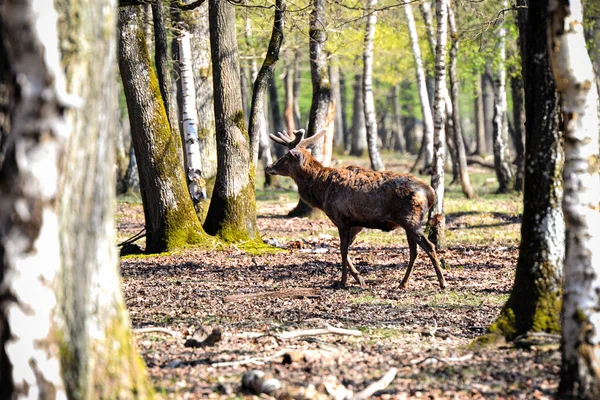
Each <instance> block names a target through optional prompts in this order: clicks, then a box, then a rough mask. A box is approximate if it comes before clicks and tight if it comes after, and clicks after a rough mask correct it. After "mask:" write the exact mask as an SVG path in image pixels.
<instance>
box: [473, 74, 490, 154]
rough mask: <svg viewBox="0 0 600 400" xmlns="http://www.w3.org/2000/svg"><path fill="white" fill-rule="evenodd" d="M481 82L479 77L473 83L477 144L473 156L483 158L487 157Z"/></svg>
mask: <svg viewBox="0 0 600 400" xmlns="http://www.w3.org/2000/svg"><path fill="white" fill-rule="evenodd" d="M481 81H482V78H481V77H479V78H477V79H475V82H474V85H475V99H474V109H475V143H476V144H477V147H476V148H475V154H474V155H477V156H479V157H483V158H485V157H486V156H487V145H486V141H485V114H484V113H483V94H482V92H481Z"/></svg>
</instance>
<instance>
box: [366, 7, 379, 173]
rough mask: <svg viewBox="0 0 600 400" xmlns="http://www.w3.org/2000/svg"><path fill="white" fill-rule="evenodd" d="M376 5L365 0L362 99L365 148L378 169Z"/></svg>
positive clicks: (377, 169) (373, 166)
mask: <svg viewBox="0 0 600 400" xmlns="http://www.w3.org/2000/svg"><path fill="white" fill-rule="evenodd" d="M376 6H377V0H366V7H365V13H366V17H367V27H366V32H365V50H364V53H363V77H364V78H363V85H364V86H363V101H364V103H365V121H366V126H367V149H368V150H369V159H370V160H371V169H373V170H374V171H380V170H382V169H383V168H384V167H383V161H381V156H380V155H379V150H378V148H377V116H376V114H375V100H374V99H373V39H374V38H375V24H376V23H377V12H376V11H375V7H376Z"/></svg>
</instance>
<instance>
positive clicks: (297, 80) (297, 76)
mask: <svg viewBox="0 0 600 400" xmlns="http://www.w3.org/2000/svg"><path fill="white" fill-rule="evenodd" d="M301 61H302V54H301V53H300V51H299V50H297V51H296V53H295V54H294V86H293V88H294V121H295V122H296V129H302V128H304V127H306V124H305V123H304V122H302V114H300V85H301V84H302V71H301V70H300V65H301Z"/></svg>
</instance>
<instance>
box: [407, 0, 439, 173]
mask: <svg viewBox="0 0 600 400" xmlns="http://www.w3.org/2000/svg"><path fill="white" fill-rule="evenodd" d="M403 1H404V11H405V14H406V21H407V24H408V32H409V36H410V44H411V48H412V53H413V57H414V59H415V69H416V73H417V85H418V86H417V90H418V92H419V101H420V103H421V111H422V113H423V138H422V139H423V140H422V143H421V148H420V150H419V156H418V157H417V160H416V161H415V164H414V165H413V167H412V168H411V172H414V171H416V170H417V168H418V166H419V164H420V163H421V162H423V169H422V172H423V173H429V172H430V171H431V166H432V163H433V132H434V127H433V115H432V113H431V104H430V103H429V95H428V94H427V83H426V81H425V69H424V68H423V61H422V60H421V49H420V48H419V38H418V36H417V26H416V25H415V18H414V16H413V13H412V7H411V5H410V3H408V0H403Z"/></svg>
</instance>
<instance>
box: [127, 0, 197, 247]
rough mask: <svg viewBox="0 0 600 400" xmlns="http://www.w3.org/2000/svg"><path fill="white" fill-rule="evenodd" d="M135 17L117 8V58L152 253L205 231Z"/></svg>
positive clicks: (135, 12) (137, 13)
mask: <svg viewBox="0 0 600 400" xmlns="http://www.w3.org/2000/svg"><path fill="white" fill-rule="evenodd" d="M140 19H141V9H140V7H139V6H131V7H121V8H120V9H119V36H118V39H119V40H118V45H119V49H118V56H119V57H118V59H119V70H120V72H121V78H122V81H123V89H124V92H125V97H126V99H127V109H128V112H129V120H130V124H131V133H132V138H133V144H134V148H135V155H136V161H137V163H138V172H139V177H140V187H141V191H142V202H143V205H144V218H145V223H146V252H150V253H155V252H162V251H165V250H170V249H173V248H177V247H180V246H183V245H186V244H190V243H200V242H201V241H202V240H203V239H204V238H205V237H206V235H205V234H204V232H203V230H202V226H201V225H200V222H199V220H198V218H197V216H196V214H195V211H194V207H193V205H192V201H191V198H190V196H189V192H188V190H187V188H186V183H185V182H186V180H185V172H184V170H183V165H182V164H181V163H180V162H179V156H178V154H177V147H176V145H175V140H174V137H173V135H172V134H171V129H170V125H169V121H168V118H167V114H166V111H165V108H164V103H163V101H162V98H161V95H160V90H159V88H158V80H157V79H156V75H155V74H154V70H153V69H152V65H151V62H150V57H149V54H148V49H147V48H146V41H145V39H144V35H143V30H142V26H141V22H140Z"/></svg>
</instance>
